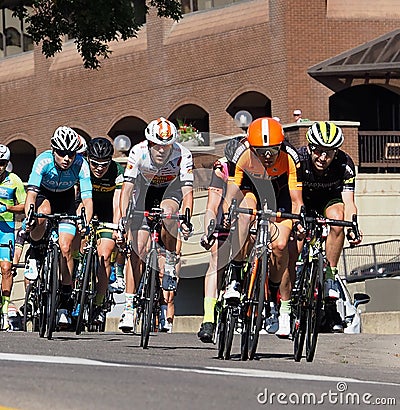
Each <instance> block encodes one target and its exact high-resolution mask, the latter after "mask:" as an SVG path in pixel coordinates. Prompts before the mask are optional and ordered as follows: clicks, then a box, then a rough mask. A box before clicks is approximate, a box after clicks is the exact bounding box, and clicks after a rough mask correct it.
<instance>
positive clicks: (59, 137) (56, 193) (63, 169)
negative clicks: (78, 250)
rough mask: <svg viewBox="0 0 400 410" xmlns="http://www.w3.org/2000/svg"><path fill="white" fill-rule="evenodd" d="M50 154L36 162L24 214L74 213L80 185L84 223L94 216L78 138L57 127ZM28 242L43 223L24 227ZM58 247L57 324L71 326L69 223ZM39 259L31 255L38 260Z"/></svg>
mask: <svg viewBox="0 0 400 410" xmlns="http://www.w3.org/2000/svg"><path fill="white" fill-rule="evenodd" d="M51 148H52V149H51V150H48V151H45V152H43V153H41V154H40V155H39V156H38V157H37V158H36V160H35V162H34V164H33V167H32V172H31V174H30V176H29V180H28V188H27V191H28V193H27V198H26V203H25V213H28V212H29V209H30V205H31V204H33V205H34V209H35V211H36V212H40V213H44V214H51V213H66V214H69V215H73V214H75V213H76V204H75V189H74V185H75V184H79V187H80V194H81V199H82V204H83V206H84V207H85V209H86V217H87V220H88V221H90V219H91V218H92V213H93V202H92V184H91V181H90V170H89V165H88V163H87V162H86V160H85V159H84V158H83V157H82V155H81V154H78V153H77V151H78V150H79V149H80V148H81V140H80V138H79V136H78V134H77V133H76V132H75V131H74V130H73V129H72V128H70V127H65V126H62V127H58V128H57V129H56V130H55V132H54V135H53V136H52V138H51ZM26 229H27V230H28V231H30V236H31V239H32V240H34V241H39V240H40V239H41V238H42V237H43V235H44V233H45V229H46V221H45V220H44V219H38V220H37V221H35V222H34V226H27V227H26ZM59 234H60V236H59V243H60V247H61V253H62V258H61V274H62V275H61V276H62V278H61V298H60V309H59V311H58V324H59V325H60V326H68V325H69V324H71V317H70V311H71V308H72V306H71V303H70V295H71V293H72V271H73V266H74V261H73V259H72V241H73V239H74V237H75V234H76V225H75V223H74V222H73V221H71V220H64V221H62V222H61V223H60V228H59ZM39 257H40V255H31V259H37V258H39Z"/></svg>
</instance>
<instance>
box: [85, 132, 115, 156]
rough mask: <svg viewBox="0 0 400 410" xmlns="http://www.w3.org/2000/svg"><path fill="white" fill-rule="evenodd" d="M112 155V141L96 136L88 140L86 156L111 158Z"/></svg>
mask: <svg viewBox="0 0 400 410" xmlns="http://www.w3.org/2000/svg"><path fill="white" fill-rule="evenodd" d="M113 155H114V147H113V144H112V142H110V141H109V140H108V139H107V138H104V137H98V138H94V139H92V140H90V141H89V144H88V157H89V158H95V159H111V158H112V156H113Z"/></svg>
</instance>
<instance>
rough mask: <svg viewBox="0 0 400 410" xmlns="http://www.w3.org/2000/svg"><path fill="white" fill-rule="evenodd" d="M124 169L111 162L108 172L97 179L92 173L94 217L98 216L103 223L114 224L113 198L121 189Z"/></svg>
mask: <svg viewBox="0 0 400 410" xmlns="http://www.w3.org/2000/svg"><path fill="white" fill-rule="evenodd" d="M123 175H124V168H123V167H122V165H120V164H118V163H116V162H115V161H111V164H110V165H109V167H108V170H107V172H106V173H105V174H104V175H103V176H102V177H101V178H96V177H95V176H94V175H93V174H92V173H91V175H90V179H91V181H92V187H93V215H97V217H98V219H99V221H101V222H113V214H114V208H113V198H114V192H115V190H116V189H121V187H122V182H123Z"/></svg>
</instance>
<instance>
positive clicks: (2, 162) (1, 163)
mask: <svg viewBox="0 0 400 410" xmlns="http://www.w3.org/2000/svg"><path fill="white" fill-rule="evenodd" d="M7 164H8V160H6V159H0V167H5V166H6V165H7Z"/></svg>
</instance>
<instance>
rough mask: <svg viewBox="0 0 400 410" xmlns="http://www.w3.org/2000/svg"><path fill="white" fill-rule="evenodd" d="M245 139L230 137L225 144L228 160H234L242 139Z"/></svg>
mask: <svg viewBox="0 0 400 410" xmlns="http://www.w3.org/2000/svg"><path fill="white" fill-rule="evenodd" d="M242 139H243V137H233V138H232V139H230V140H229V141H228V142H227V143H226V145H225V149H224V154H225V158H226V159H227V160H228V161H231V162H232V161H233V157H234V155H235V152H236V150H237V148H238V147H239V145H240V141H241V140H242Z"/></svg>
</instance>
